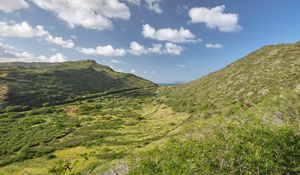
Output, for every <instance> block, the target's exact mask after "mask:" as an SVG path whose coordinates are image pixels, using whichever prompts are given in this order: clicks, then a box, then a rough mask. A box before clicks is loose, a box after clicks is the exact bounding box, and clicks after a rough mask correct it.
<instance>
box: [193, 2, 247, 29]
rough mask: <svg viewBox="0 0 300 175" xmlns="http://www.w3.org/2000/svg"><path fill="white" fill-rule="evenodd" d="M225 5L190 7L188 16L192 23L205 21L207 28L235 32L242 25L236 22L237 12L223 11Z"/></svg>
mask: <svg viewBox="0 0 300 175" xmlns="http://www.w3.org/2000/svg"><path fill="white" fill-rule="evenodd" d="M224 10H225V6H224V5H221V6H216V7H214V8H211V9H209V8H206V7H195V8H192V9H190V11H189V16H190V18H191V22H192V23H205V24H206V26H207V27H208V28H212V29H215V28H217V29H218V30H220V31H221V32H235V31H239V30H240V29H241V28H242V27H241V26H240V25H239V24H238V19H239V17H238V14H235V13H224Z"/></svg>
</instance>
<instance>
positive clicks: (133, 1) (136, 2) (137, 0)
mask: <svg viewBox="0 0 300 175" xmlns="http://www.w3.org/2000/svg"><path fill="white" fill-rule="evenodd" d="M127 2H128V3H129V4H132V5H137V6H140V5H141V0H127Z"/></svg>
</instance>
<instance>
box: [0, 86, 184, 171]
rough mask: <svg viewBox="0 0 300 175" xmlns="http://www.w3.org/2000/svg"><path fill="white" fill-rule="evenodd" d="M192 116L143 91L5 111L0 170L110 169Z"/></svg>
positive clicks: (151, 145)
mask: <svg viewBox="0 0 300 175" xmlns="http://www.w3.org/2000/svg"><path fill="white" fill-rule="evenodd" d="M188 117H189V115H188V114H186V113H179V112H175V111H173V110H172V109H171V108H170V107H168V106H166V105H165V104H164V103H163V102H161V101H160V100H159V99H158V98H157V97H156V96H155V95H153V94H147V93H146V94H145V93H144V92H139V93H136V92H135V93H132V92H130V93H125V94H124V93H122V94H113V95H108V96H105V97H98V98H93V99H88V100H84V101H77V102H73V103H69V104H64V105H60V106H52V107H43V108H39V109H34V110H31V111H25V112H19V113H18V112H13V113H8V114H2V115H1V117H0V120H1V123H2V124H1V125H0V129H1V132H2V133H5V134H2V136H1V144H0V146H1V150H2V155H1V156H0V159H1V161H0V163H1V164H2V166H1V167H0V174H1V173H2V174H4V175H23V174H32V175H38V174H40V175H45V174H55V173H56V174H60V173H61V174H63V173H65V174H76V173H82V174H102V173H104V172H108V173H109V172H112V171H114V170H110V168H111V167H114V166H122V162H123V161H124V160H126V158H127V157H129V156H130V155H132V154H134V153H136V152H137V151H146V150H148V149H149V148H151V147H153V146H154V145H155V143H157V142H158V141H159V142H161V141H163V140H164V138H165V137H166V136H167V135H168V134H170V132H172V131H174V130H175V129H176V128H177V127H178V126H180V124H182V123H183V122H184V121H185V120H186V119H187V118H188ZM4 123H6V124H4ZM16 123H18V125H16ZM20 130H23V133H20V132H18V131H20ZM4 150H8V151H4ZM125 170H126V168H125ZM123 171H124V170H123Z"/></svg>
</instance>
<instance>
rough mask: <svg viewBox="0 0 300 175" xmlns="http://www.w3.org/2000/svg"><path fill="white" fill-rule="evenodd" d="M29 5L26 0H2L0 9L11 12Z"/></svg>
mask: <svg viewBox="0 0 300 175" xmlns="http://www.w3.org/2000/svg"><path fill="white" fill-rule="evenodd" d="M28 7H29V5H28V3H27V2H26V1H25V0H1V2H0V11H3V12H6V13H10V12H14V11H16V10H20V9H23V8H28Z"/></svg>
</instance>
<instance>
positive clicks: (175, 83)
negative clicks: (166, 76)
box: [157, 81, 184, 86]
mask: <svg viewBox="0 0 300 175" xmlns="http://www.w3.org/2000/svg"><path fill="white" fill-rule="evenodd" d="M183 83H184V82H182V81H175V82H171V83H157V84H158V85H159V86H175V85H179V84H183Z"/></svg>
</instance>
